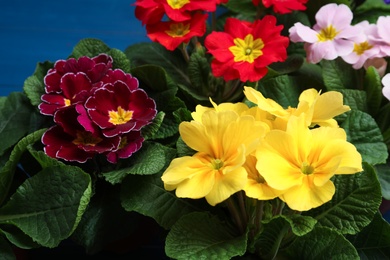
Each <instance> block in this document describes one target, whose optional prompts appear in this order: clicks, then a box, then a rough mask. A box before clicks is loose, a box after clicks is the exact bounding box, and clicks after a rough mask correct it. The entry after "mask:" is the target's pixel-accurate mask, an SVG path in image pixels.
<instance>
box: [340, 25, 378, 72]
mask: <svg viewBox="0 0 390 260" xmlns="http://www.w3.org/2000/svg"><path fill="white" fill-rule="evenodd" d="M355 26H356V27H358V28H359V27H360V28H361V30H362V31H363V32H364V33H363V34H361V37H358V39H354V38H351V39H352V40H353V41H354V48H353V51H352V52H351V53H350V54H348V55H345V56H342V57H341V58H342V59H343V60H344V61H345V62H347V63H349V64H353V65H352V67H353V68H354V69H360V68H362V67H363V65H364V63H365V62H366V61H367V60H368V59H373V58H377V57H380V56H379V53H380V49H379V45H378V44H375V43H374V42H373V41H372V40H370V35H373V34H374V33H375V29H376V26H375V25H374V24H369V23H368V21H363V22H360V23H358V24H356V25H355Z"/></svg>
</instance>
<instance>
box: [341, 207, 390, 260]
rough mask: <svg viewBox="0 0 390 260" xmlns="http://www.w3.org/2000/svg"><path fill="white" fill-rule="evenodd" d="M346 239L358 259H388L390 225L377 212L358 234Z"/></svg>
mask: <svg viewBox="0 0 390 260" xmlns="http://www.w3.org/2000/svg"><path fill="white" fill-rule="evenodd" d="M347 238H348V239H349V241H350V242H351V243H352V244H353V245H354V246H355V248H356V249H357V251H358V253H359V256H360V259H362V260H366V259H367V260H368V259H389V256H390V224H389V222H387V221H386V220H384V219H383V217H382V216H381V214H380V213H379V212H378V213H376V214H375V216H374V219H373V220H372V222H371V223H370V225H368V226H367V227H365V228H364V229H363V230H362V231H361V232H360V233H359V234H357V235H355V236H348V237H347Z"/></svg>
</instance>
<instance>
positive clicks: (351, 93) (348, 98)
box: [337, 89, 368, 117]
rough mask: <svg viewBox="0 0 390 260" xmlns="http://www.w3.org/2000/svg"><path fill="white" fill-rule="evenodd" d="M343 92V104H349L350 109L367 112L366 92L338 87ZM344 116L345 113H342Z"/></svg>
mask: <svg viewBox="0 0 390 260" xmlns="http://www.w3.org/2000/svg"><path fill="white" fill-rule="evenodd" d="M337 91H338V92H341V93H342V94H343V100H344V105H348V106H350V108H351V109H352V110H360V111H363V112H367V111H368V108H367V93H366V92H365V91H363V90H358V89H338V90H337ZM344 115H345V117H346V116H347V114H344Z"/></svg>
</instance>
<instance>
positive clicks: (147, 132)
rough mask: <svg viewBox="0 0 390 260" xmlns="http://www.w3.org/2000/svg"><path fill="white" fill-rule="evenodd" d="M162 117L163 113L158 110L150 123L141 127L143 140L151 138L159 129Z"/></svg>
mask: <svg viewBox="0 0 390 260" xmlns="http://www.w3.org/2000/svg"><path fill="white" fill-rule="evenodd" d="M164 117H165V113H164V112H163V111H160V112H158V113H157V115H156V117H155V118H154V119H153V121H152V123H151V124H149V125H146V126H144V127H143V128H142V130H141V133H142V136H143V137H144V138H145V140H149V139H153V135H155V134H156V133H157V132H158V130H159V129H160V127H161V124H162V122H163V120H164Z"/></svg>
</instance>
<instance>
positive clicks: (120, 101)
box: [78, 80, 157, 137]
mask: <svg viewBox="0 0 390 260" xmlns="http://www.w3.org/2000/svg"><path fill="white" fill-rule="evenodd" d="M85 108H86V109H87V113H86V114H82V115H81V116H80V117H79V119H78V120H79V122H80V123H81V124H82V125H83V126H85V127H87V128H88V124H89V123H90V119H91V120H92V121H93V122H94V123H95V124H97V125H98V126H99V127H100V128H101V129H102V132H103V134H104V136H106V137H113V136H117V135H120V134H124V133H128V132H130V131H139V130H140V129H141V128H142V127H143V126H145V125H147V124H149V123H150V122H151V120H153V118H154V117H155V116H156V113H157V111H156V104H155V102H154V100H153V99H151V98H149V97H148V95H147V94H146V92H145V91H144V90H142V89H139V88H137V89H135V90H131V88H130V87H129V86H128V85H127V84H126V83H125V82H123V81H121V80H118V81H116V82H115V83H113V84H111V83H107V84H105V85H104V86H103V87H101V88H99V89H97V90H96V91H95V92H94V93H93V95H92V96H91V97H89V98H88V100H87V101H86V102H85Z"/></svg>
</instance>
